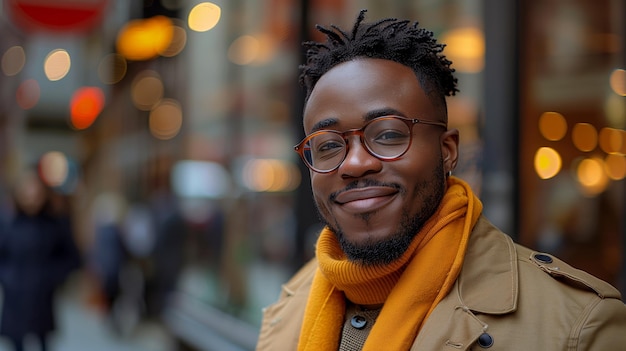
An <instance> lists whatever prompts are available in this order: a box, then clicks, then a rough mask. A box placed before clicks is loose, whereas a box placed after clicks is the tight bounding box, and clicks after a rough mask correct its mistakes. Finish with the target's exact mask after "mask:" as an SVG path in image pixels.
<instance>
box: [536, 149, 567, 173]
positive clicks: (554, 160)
mask: <svg viewBox="0 0 626 351" xmlns="http://www.w3.org/2000/svg"><path fill="white" fill-rule="evenodd" d="M561 165H562V161H561V155H559V153H558V152H557V151H556V150H554V149H553V148H549V147H542V148H539V150H537V152H536V153H535V172H537V175H538V176H539V178H541V179H550V178H552V177H554V176H555V175H557V174H558V173H559V171H560V170H561Z"/></svg>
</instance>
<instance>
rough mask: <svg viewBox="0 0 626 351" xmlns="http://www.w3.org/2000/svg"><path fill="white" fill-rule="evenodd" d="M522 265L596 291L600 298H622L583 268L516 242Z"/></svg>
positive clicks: (573, 285) (572, 285)
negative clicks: (575, 266)
mask: <svg viewBox="0 0 626 351" xmlns="http://www.w3.org/2000/svg"><path fill="white" fill-rule="evenodd" d="M515 246H516V250H517V252H518V260H519V261H520V263H524V262H525V263H528V265H523V264H521V265H520V267H521V269H523V267H528V266H529V267H532V269H538V270H540V271H541V272H543V273H544V274H546V275H547V276H548V277H550V278H552V279H553V280H555V281H557V282H559V283H561V284H565V285H567V286H569V287H572V288H575V289H578V290H584V291H588V292H592V293H595V294H596V295H598V296H599V297H600V298H616V299H621V293H620V292H619V290H617V289H616V288H615V287H613V286H612V285H611V284H609V283H608V282H606V281H604V280H601V279H599V278H597V277H595V276H593V275H591V274H589V273H587V272H585V271H583V270H580V269H577V268H574V267H573V266H571V265H570V264H568V263H566V262H564V261H562V260H560V259H559V258H557V257H556V256H553V255H551V254H549V253H545V252H538V251H534V250H531V249H529V248H527V247H525V246H521V245H519V244H516V245H515Z"/></svg>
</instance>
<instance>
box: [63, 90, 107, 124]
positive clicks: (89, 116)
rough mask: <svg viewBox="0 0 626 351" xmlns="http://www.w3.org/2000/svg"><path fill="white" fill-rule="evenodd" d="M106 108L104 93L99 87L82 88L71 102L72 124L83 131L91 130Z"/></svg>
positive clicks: (75, 93)
mask: <svg viewBox="0 0 626 351" xmlns="http://www.w3.org/2000/svg"><path fill="white" fill-rule="evenodd" d="M103 108H104V92H103V91H102V89H100V88H98V87H82V88H79V89H78V90H76V92H74V95H73V96H72V99H71V101H70V123H71V125H72V127H74V128H76V129H78V130H81V129H86V128H89V127H90V126H91V125H92V124H93V122H94V121H95V120H96V118H98V115H99V114H100V112H102V109H103Z"/></svg>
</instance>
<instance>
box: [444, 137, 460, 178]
mask: <svg viewBox="0 0 626 351" xmlns="http://www.w3.org/2000/svg"><path fill="white" fill-rule="evenodd" d="M441 158H442V159H443V171H444V173H448V172H451V171H453V170H454V169H455V168H456V164H457V162H458V160H459V130H458V129H449V130H446V131H445V132H444V133H443V134H441Z"/></svg>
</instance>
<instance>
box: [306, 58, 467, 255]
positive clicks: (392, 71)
mask: <svg viewBox="0 0 626 351" xmlns="http://www.w3.org/2000/svg"><path fill="white" fill-rule="evenodd" d="M437 111H441V109H437V108H436V106H435V105H434V104H433V103H432V101H431V100H430V99H429V98H428V97H427V96H426V94H425V92H424V90H423V89H422V88H421V86H420V84H419V82H418V80H417V78H416V76H415V74H414V72H413V71H412V70H411V69H410V68H408V67H406V66H404V65H402V64H399V63H396V62H393V61H389V60H382V59H369V58H364V59H358V60H354V61H349V62H345V63H342V64H339V65H337V66H335V67H334V68H332V69H331V70H330V71H328V72H327V73H326V74H324V75H323V76H322V77H321V78H320V80H319V81H318V82H317V84H316V86H315V88H314V89H313V91H312V92H311V95H310V97H309V99H308V101H307V104H306V106H305V110H304V129H305V133H306V134H310V133H311V132H312V131H314V130H317V129H320V128H321V129H329V130H338V131H345V130H348V129H356V128H361V127H362V126H363V125H364V124H365V123H366V122H367V121H369V120H371V119H372V118H375V117H380V116H383V115H400V116H404V117H408V118H418V119H425V120H430V121H444V116H442V115H441V112H439V113H438V112H437ZM412 130H413V139H412V143H411V147H410V148H409V150H408V151H407V152H406V154H404V156H402V157H401V158H400V159H398V160H395V161H381V160H379V159H377V158H376V157H374V156H372V155H371V154H369V153H368V152H367V150H366V149H365V148H364V146H363V145H362V144H361V142H360V141H359V138H358V136H351V137H349V140H348V146H349V148H348V150H349V151H348V154H347V156H346V159H345V160H344V161H343V163H342V164H341V166H340V167H339V168H338V169H337V170H335V171H333V172H330V173H327V174H319V173H316V172H311V186H312V190H313V197H314V199H315V203H316V205H317V208H318V210H319V212H320V215H321V216H322V219H323V220H324V221H325V222H326V224H327V225H328V226H329V227H330V228H331V229H332V230H333V231H334V232H335V233H336V235H337V237H338V239H339V241H340V243H341V247H342V249H343V251H344V252H345V253H346V255H347V257H348V259H350V260H353V261H355V262H359V263H362V264H370V265H372V264H387V263H390V262H392V261H394V260H395V259H397V258H398V257H400V256H401V255H402V253H404V252H405V251H406V249H407V247H408V246H409V244H410V242H411V240H412V239H413V237H414V236H415V234H417V232H418V231H419V230H420V228H421V227H422V226H423V224H424V222H425V221H426V220H428V219H429V218H430V217H431V216H432V215H433V214H434V212H435V211H436V210H437V207H438V206H439V203H440V202H441V198H442V197H443V194H444V192H445V173H446V172H447V171H449V170H452V169H453V168H454V166H455V165H456V158H457V147H458V131H456V130H450V131H445V130H444V128H441V127H438V126H432V125H426V124H418V125H414V126H413V127H412Z"/></svg>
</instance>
